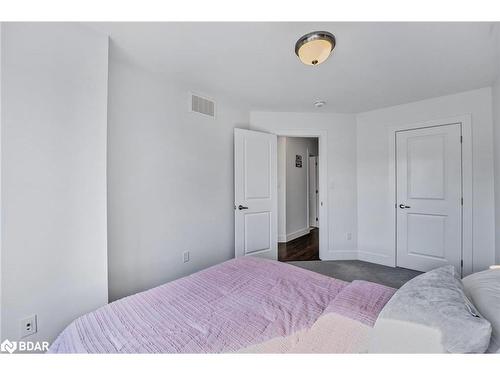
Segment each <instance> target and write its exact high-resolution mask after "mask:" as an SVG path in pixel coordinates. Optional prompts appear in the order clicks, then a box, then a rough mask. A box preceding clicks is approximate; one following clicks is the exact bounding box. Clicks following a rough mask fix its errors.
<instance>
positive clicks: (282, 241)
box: [278, 234, 286, 243]
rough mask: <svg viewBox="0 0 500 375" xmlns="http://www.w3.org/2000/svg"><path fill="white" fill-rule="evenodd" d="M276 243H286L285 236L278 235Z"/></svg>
mask: <svg viewBox="0 0 500 375" xmlns="http://www.w3.org/2000/svg"><path fill="white" fill-rule="evenodd" d="M278 243H286V234H278Z"/></svg>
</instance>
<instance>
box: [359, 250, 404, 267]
mask: <svg viewBox="0 0 500 375" xmlns="http://www.w3.org/2000/svg"><path fill="white" fill-rule="evenodd" d="M358 260H362V261H364V262H369V263H376V264H381V265H383V266H389V267H396V263H395V262H394V258H393V257H390V256H388V255H385V254H377V253H373V252H371V251H363V250H358Z"/></svg>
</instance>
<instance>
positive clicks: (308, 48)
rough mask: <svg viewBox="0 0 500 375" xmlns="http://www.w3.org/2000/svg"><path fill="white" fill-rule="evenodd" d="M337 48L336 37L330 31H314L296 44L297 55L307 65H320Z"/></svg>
mask: <svg viewBox="0 0 500 375" xmlns="http://www.w3.org/2000/svg"><path fill="white" fill-rule="evenodd" d="M334 48H335V36H334V35H333V34H332V33H329V32H328V31H313V32H312V33H309V34H306V35H304V36H302V37H301V38H300V39H299V40H297V43H295V54H296V55H297V56H298V57H299V59H300V61H302V62H303V63H304V64H306V65H319V64H321V63H322V62H323V61H325V60H326V59H327V58H328V56H330V53H331V52H332V51H333V49H334Z"/></svg>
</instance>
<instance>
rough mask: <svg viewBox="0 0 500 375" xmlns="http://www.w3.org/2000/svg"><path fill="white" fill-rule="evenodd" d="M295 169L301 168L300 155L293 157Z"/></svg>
mask: <svg viewBox="0 0 500 375" xmlns="http://www.w3.org/2000/svg"><path fill="white" fill-rule="evenodd" d="M295 167H296V168H302V155H295Z"/></svg>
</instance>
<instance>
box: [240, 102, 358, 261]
mask: <svg viewBox="0 0 500 375" xmlns="http://www.w3.org/2000/svg"><path fill="white" fill-rule="evenodd" d="M250 128H251V129H254V130H261V131H270V132H272V131H275V130H293V129H295V130H297V129H300V130H302V129H313V130H324V131H326V132H327V149H328V161H327V162H328V163H327V164H328V165H327V167H328V176H327V181H328V192H327V195H328V210H327V212H328V229H327V230H328V249H327V251H328V253H327V254H328V255H327V257H323V258H324V259H345V258H352V257H354V258H356V248H357V247H356V226H357V224H356V215H357V210H356V199H357V198H356V192H357V189H356V147H355V146H356V122H355V116H354V115H350V114H318V113H294V112H259V111H253V112H251V113H250ZM320 152H321V151H320ZM320 162H321V161H320ZM322 229H323V230H324V229H326V228H322ZM347 233H352V239H351V240H347Z"/></svg>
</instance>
